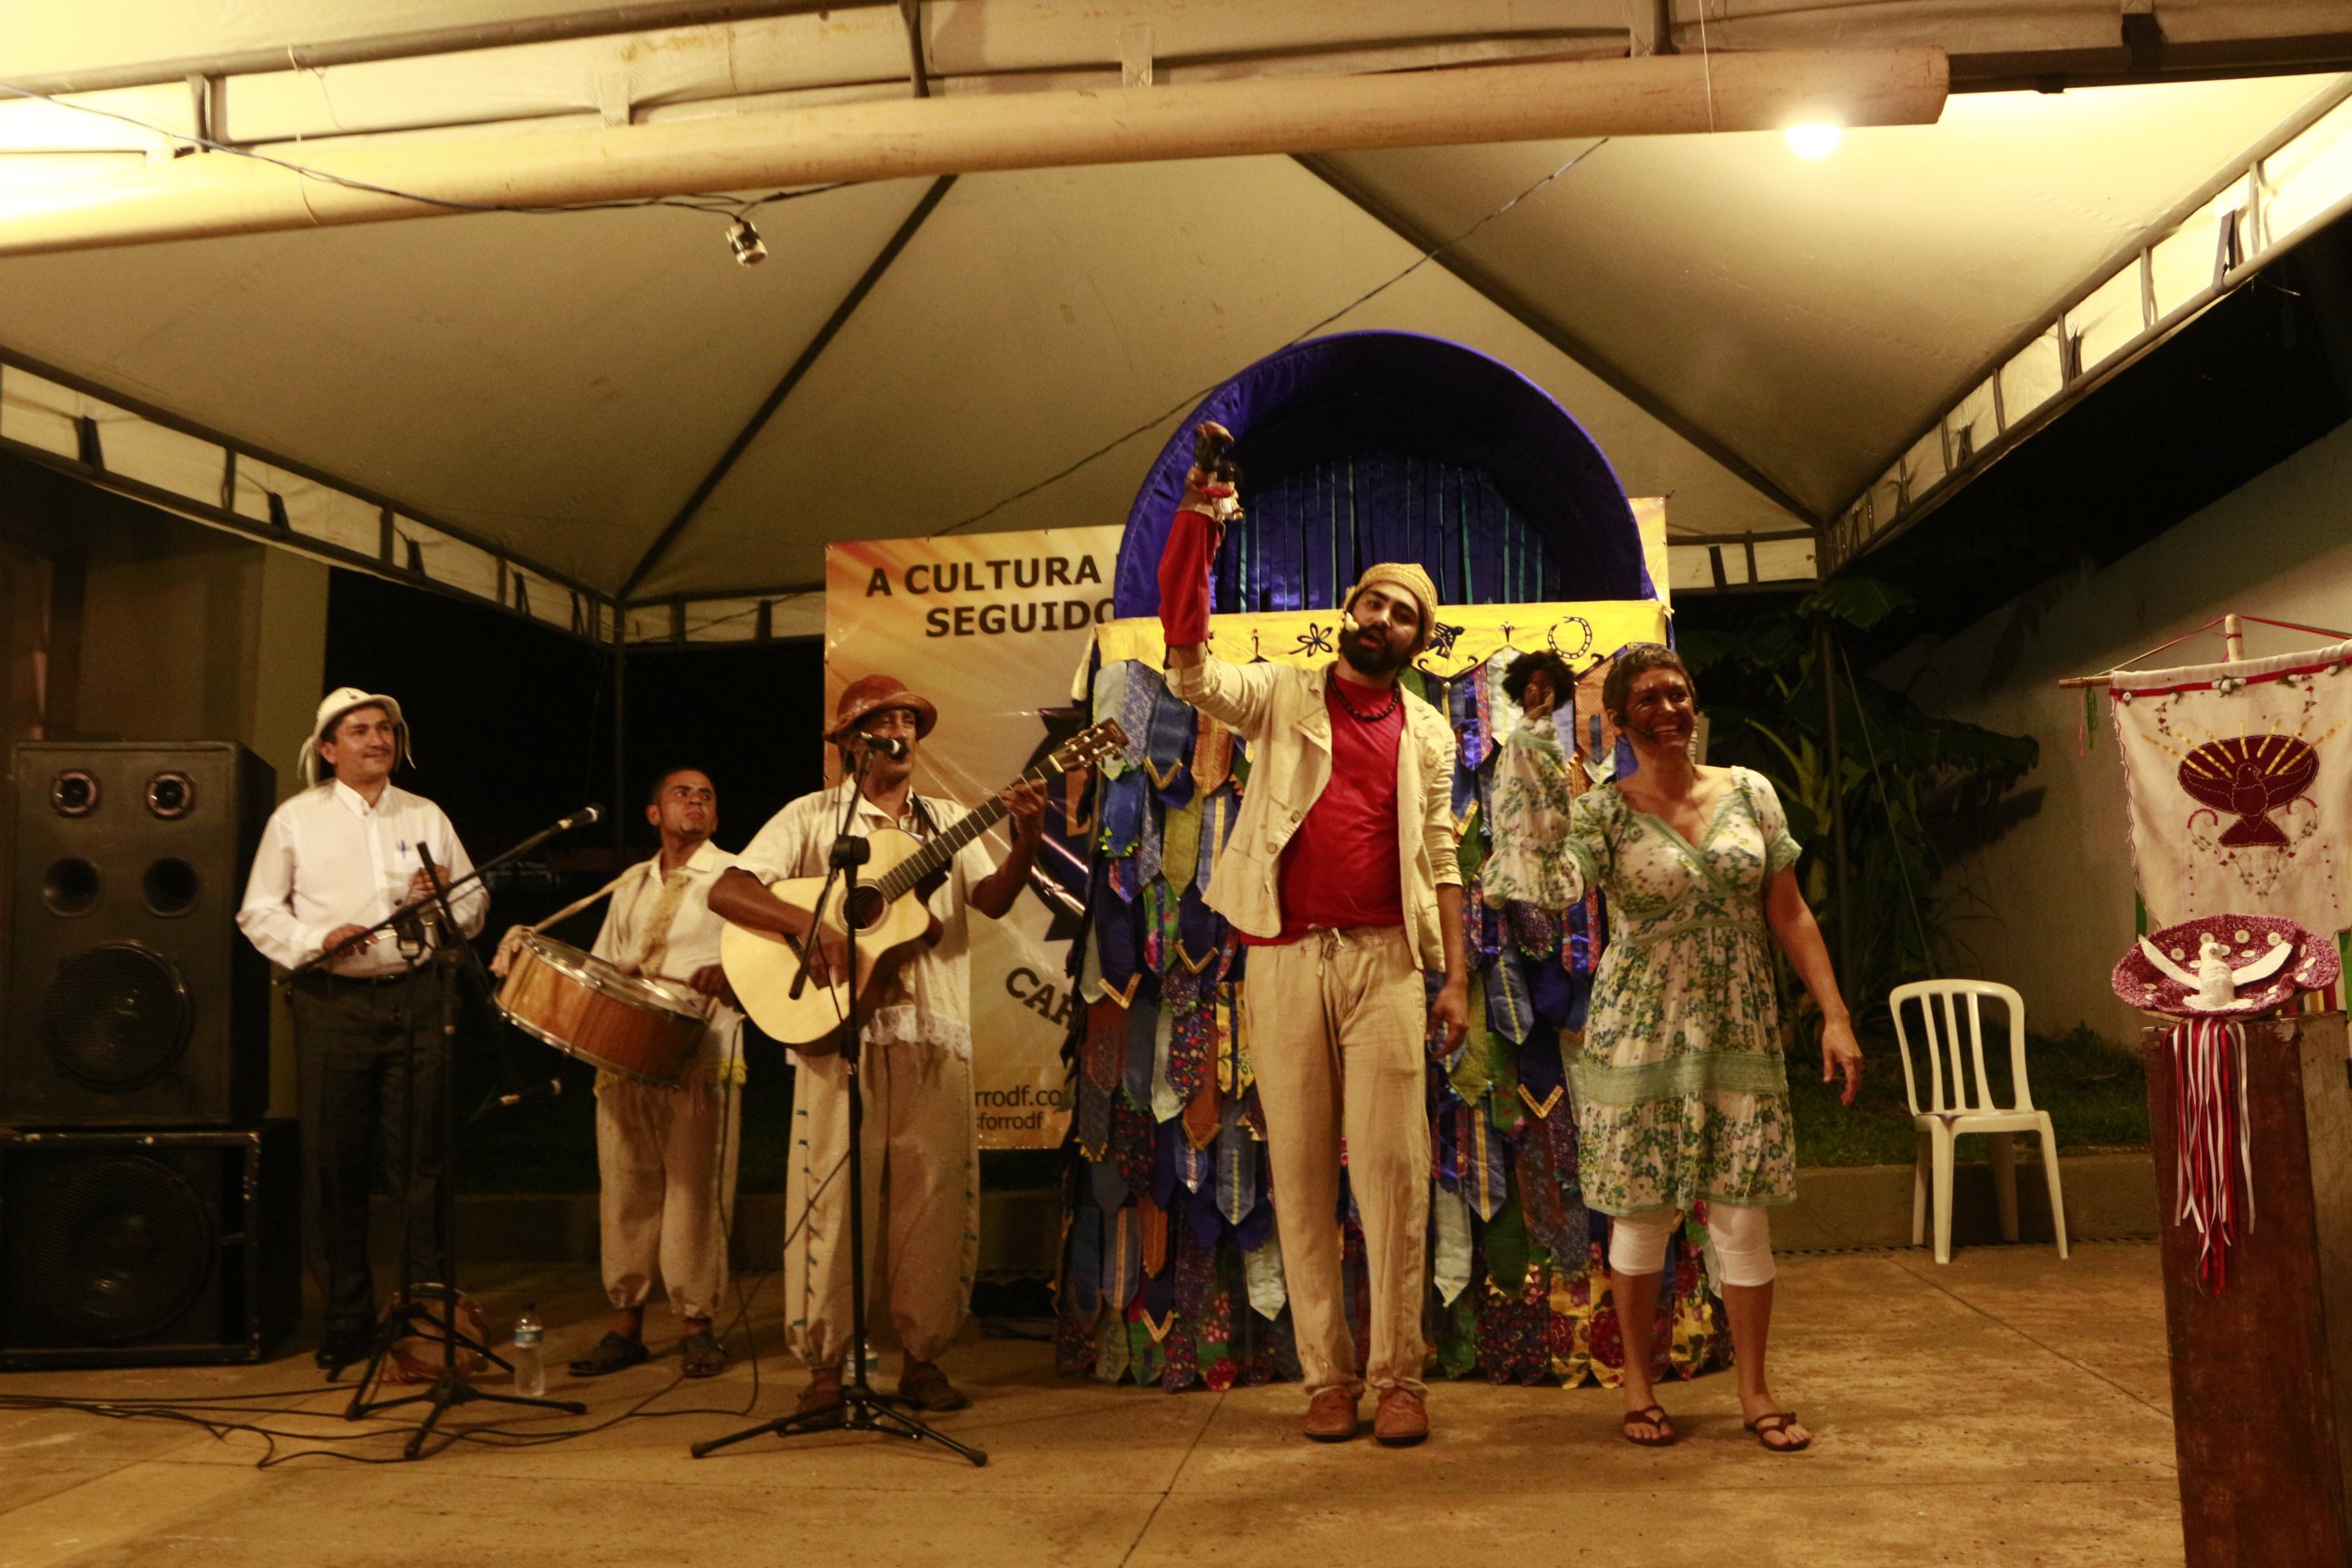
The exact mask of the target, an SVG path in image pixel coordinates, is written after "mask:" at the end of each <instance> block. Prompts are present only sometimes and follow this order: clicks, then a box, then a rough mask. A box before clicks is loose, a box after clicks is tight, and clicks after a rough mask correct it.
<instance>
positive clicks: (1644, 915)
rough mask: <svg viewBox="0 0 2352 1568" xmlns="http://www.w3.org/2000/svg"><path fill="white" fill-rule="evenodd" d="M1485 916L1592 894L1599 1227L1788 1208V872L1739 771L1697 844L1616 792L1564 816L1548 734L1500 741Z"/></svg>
mask: <svg viewBox="0 0 2352 1568" xmlns="http://www.w3.org/2000/svg"><path fill="white" fill-rule="evenodd" d="M1493 810H1494V837H1495V846H1496V847H1495V854H1494V856H1493V858H1491V859H1490V860H1489V861H1488V862H1487V865H1486V870H1485V876H1486V890H1487V896H1488V897H1489V899H1501V898H1517V899H1526V900H1529V901H1531V902H1536V903H1540V904H1543V905H1546V906H1547V907H1551V908H1558V907H1559V906H1560V905H1562V904H1566V903H1571V902H1573V901H1574V900H1576V899H1578V898H1580V897H1581V896H1582V894H1583V892H1584V890H1585V889H1587V888H1592V887H1597V888H1599V889H1601V891H1602V892H1603V893H1604V894H1606V895H1607V897H1608V900H1609V916H1610V932H1609V945H1608V949H1607V951H1606V952H1603V953H1602V955H1601V966H1600V969H1599V971H1598V972H1597V973H1595V974H1594V976H1593V984H1592V1009H1591V1019H1590V1021H1589V1023H1588V1024H1587V1026H1586V1029H1585V1036H1584V1049H1583V1051H1582V1053H1581V1054H1580V1057H1579V1058H1578V1059H1577V1060H1576V1061H1575V1062H1573V1063H1572V1064H1570V1082H1571V1084H1572V1085H1573V1087H1574V1089H1575V1094H1576V1101H1577V1144H1578V1154H1579V1162H1580V1166H1581V1174H1582V1177H1583V1186H1584V1201H1585V1204H1586V1205H1588V1206H1589V1207H1591V1208H1595V1209H1598V1210H1600V1211H1601V1213H1603V1214H1611V1215H1631V1214H1641V1213H1644V1212H1646V1211H1649V1210H1654V1209H1661V1208H1673V1209H1681V1210H1683V1211H1685V1213H1687V1212H1688V1210H1689V1208H1690V1206H1691V1205H1692V1203H1693V1202H1694V1201H1696V1200H1700V1199H1705V1200H1707V1201H1710V1202H1715V1203H1726V1204H1779V1203H1786V1202H1788V1201H1789V1200H1790V1198H1792V1197H1794V1196H1795V1194H1796V1188H1795V1163H1796V1160H1795V1142H1794V1138H1793V1135H1792V1132H1791V1129H1790V1121H1789V1081H1788V1074H1787V1070H1786V1068H1785V1066H1784V1064H1783V1062H1782V1059H1781V1055H1780V1010H1779V1005H1778V1003H1777V1001H1776V996H1775V987H1774V976H1773V969H1772V955H1771V950H1770V935H1769V931H1767V929H1766V927H1765V923H1764V889H1765V888H1766V886H1767V885H1768V884H1769V882H1770V881H1771V879H1772V878H1773V877H1775V876H1777V875H1778V874H1779V873H1780V872H1781V871H1782V870H1784V869H1786V868H1789V867H1790V866H1792V865H1794V864H1795V863H1796V860H1797V857H1798V854H1799V849H1798V847H1797V842H1796V840H1795V839H1793V838H1791V837H1790V836H1789V827H1788V818H1787V816H1785V815H1784V814H1783V813H1782V811H1781V807H1780V796H1779V795H1776V794H1774V793H1773V789H1772V785H1771V784H1770V783H1769V781H1768V780H1766V779H1765V778H1764V777H1763V776H1762V775H1761V774H1759V773H1752V772H1750V771H1748V769H1746V768H1734V769H1732V770H1731V778H1730V781H1729V784H1728V785H1727V787H1726V788H1725V790H1724V792H1723V795H1722V796H1721V798H1720V799H1719V800H1718V801H1717V803H1716V805H1715V809H1714V811H1713V813H1712V814H1711V816H1709V818H1708V821H1707V826H1706V831H1705V832H1704V833H1702V834H1701V835H1700V837H1699V838H1698V841H1697V842H1696V843H1695V844H1694V843H1690V842H1687V841H1685V839H1684V838H1683V837H1682V835H1680V834H1679V833H1676V832H1675V830H1674V829H1673V828H1671V827H1669V826H1666V824H1665V823H1664V822H1662V821H1660V820H1659V819H1658V818H1657V817H1654V816H1650V815H1649V814H1648V813H1646V812H1640V811H1636V810H1634V809H1633V806H1632V805H1628V804H1627V802H1626V800H1625V797H1624V796H1623V795H1620V794H1619V793H1618V792H1617V790H1616V789H1615V788H1614V787H1613V786H1610V785H1605V784H1604V785H1601V786H1600V787H1597V788H1594V789H1591V790H1589V791H1587V792H1586V793H1584V794H1583V795H1579V796H1576V797H1575V798H1574V799H1573V800H1572V801H1571V800H1570V785H1569V775H1568V766H1567V758H1566V755H1565V753H1564V752H1562V751H1561V750H1560V746H1559V741H1558V739H1557V738H1556V737H1555V736H1554V735H1553V733H1552V726H1551V725H1550V723H1549V721H1545V722H1539V723H1537V724H1531V725H1524V726H1521V727H1520V728H1519V729H1517V730H1516V731H1513V732H1512V734H1511V735H1510V737H1509V738H1508V739H1507V741H1506V742H1505V743H1504V746H1503V749H1502V752H1501V757H1500V762H1499V765H1498V767H1497V768H1496V789H1495V795H1494V804H1493Z"/></svg>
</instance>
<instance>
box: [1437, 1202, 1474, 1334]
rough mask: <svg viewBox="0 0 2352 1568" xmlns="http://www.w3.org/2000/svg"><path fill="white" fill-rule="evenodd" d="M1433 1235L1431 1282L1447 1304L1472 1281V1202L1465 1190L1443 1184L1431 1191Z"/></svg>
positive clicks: (1440, 1299) (1439, 1296)
mask: <svg viewBox="0 0 2352 1568" xmlns="http://www.w3.org/2000/svg"><path fill="white" fill-rule="evenodd" d="M1429 1229H1430V1234H1431V1237H1432V1256H1431V1258H1430V1271H1429V1272H1430V1283H1431V1284H1432V1285H1434V1286H1435V1287H1436V1288H1437V1299H1438V1300H1439V1301H1441V1302H1442V1303H1444V1305H1446V1306H1449V1307H1450V1306H1452V1305H1453V1304H1454V1298H1455V1297H1456V1296H1459V1295H1461V1294H1462V1291H1463V1289H1464V1288H1465V1287H1466V1286H1467V1285H1468V1284H1469V1283H1470V1255H1471V1230H1470V1204H1469V1201H1468V1200H1467V1199H1466V1198H1465V1197H1464V1196H1463V1195H1462V1194H1461V1193H1459V1192H1457V1191H1450V1190H1448V1189H1446V1188H1444V1187H1440V1188H1439V1189H1437V1190H1436V1191H1435V1192H1433V1193H1432V1194H1429Z"/></svg>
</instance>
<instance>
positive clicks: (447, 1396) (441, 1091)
mask: <svg viewBox="0 0 2352 1568" xmlns="http://www.w3.org/2000/svg"><path fill="white" fill-rule="evenodd" d="M592 820H593V818H592ZM571 826H575V824H574V823H573V821H572V819H571V818H568V817H567V818H566V819H564V820H563V821H562V822H559V823H557V824H556V825H555V826H553V827H551V828H548V829H546V830H545V831H544V832H541V833H538V834H534V835H532V836H531V837H529V838H526V839H525V840H523V841H522V842H521V843H520V844H518V845H516V846H515V847H513V848H511V849H509V850H508V851H507V852H506V853H505V854H503V855H499V856H498V857H496V858H492V859H490V860H488V861H486V862H484V863H483V864H482V865H480V866H478V867H477V868H475V869H474V870H473V871H472V872H470V873H469V874H467V876H464V877H461V878H459V879H457V880H456V881H455V882H451V883H447V884H446V885H445V884H444V882H443V881H442V878H441V871H440V868H438V867H437V866H436V865H434V863H433V852H432V851H431V850H430V849H428V848H426V847H425V845H424V844H423V843H421V842H420V843H419V844H418V845H417V847H416V853H417V857H418V858H419V859H420V860H422V861H423V862H424V866H425V881H426V882H427V883H428V884H429V885H430V886H431V888H432V891H431V892H430V893H428V894H426V895H425V897H423V898H420V899H415V900H410V901H409V902H408V903H407V904H406V905H404V906H403V907H402V909H400V910H394V912H393V913H392V914H391V915H389V916H387V917H386V918H385V919H384V920H383V921H379V922H378V924H377V927H376V928H375V929H382V928H383V927H384V926H389V925H393V924H395V923H396V922H399V921H405V920H408V919H410V918H412V917H413V915H414V913H415V911H417V910H427V909H429V910H434V911H435V912H436V916H437V919H438V922H439V934H440V942H439V945H438V946H437V947H436V949H435V951H434V953H433V957H432V960H431V962H432V963H433V964H434V965H435V980H434V986H433V1005H434V1012H435V1015H436V1016H437V1017H438V1018H439V1019H440V1022H441V1030H442V1034H443V1037H444V1038H445V1039H446V1037H449V1036H451V1035H454V1034H455V1033H456V1032H457V1026H456V1024H455V1023H454V1021H453V1019H454V1014H453V1013H452V1010H451V1002H452V1000H453V996H452V993H453V991H454V989H455V986H454V981H455V971H456V969H457V966H458V965H461V964H464V965H468V966H469V967H470V968H471V970H472V972H473V974H474V977H475V978H476V979H477V980H478V981H480V982H481V984H482V986H483V989H484V991H485V992H486V993H487V992H489V991H491V990H492V989H493V987H491V985H490V976H489V972H488V970H487V969H486V968H485V967H484V966H483V963H482V955H481V954H480V953H478V952H475V951H474V944H473V943H472V942H468V941H467V939H466V934H465V930H464V928H463V927H461V926H460V925H459V924H458V923H457V910H455V909H454V908H453V907H452V906H451V905H450V902H449V895H450V894H451V893H452V892H454V891H456V890H457V889H459V888H463V887H466V886H468V885H469V884H472V883H474V882H478V881H479V880H480V879H481V877H482V874H483V872H485V871H488V870H490V869H492V868H496V867H499V866H502V865H504V864H505V863H507V862H508V861H509V860H512V859H514V858H517V857H518V856H520V855H525V854H528V853H530V851H531V850H533V849H536V848H537V847H539V846H541V845H542V844H544V843H546V842H547V841H548V840H549V839H551V838H552V837H555V836H556V835H557V834H558V833H561V832H563V831H565V830H566V829H567V828H569V827H571ZM325 956H326V955H325V954H323V953H322V954H320V960H323V959H324V957H325ZM320 960H313V961H311V962H310V963H305V964H304V965H303V966H302V967H303V968H304V969H308V968H310V967H311V963H316V962H319V961H320ZM300 972H301V971H299V970H298V971H296V973H300ZM402 1074H403V1078H404V1092H403V1094H402V1097H401V1098H402V1100H403V1102H404V1112H405V1115H406V1116H407V1119H408V1127H407V1139H406V1142H407V1150H408V1159H407V1169H406V1170H404V1171H403V1172H402V1173H401V1190H402V1203H401V1237H400V1293H399V1294H398V1295H397V1296H396V1297H394V1306H393V1307H392V1309H391V1310H388V1311H387V1312H385V1314H384V1316H383V1320H382V1321H380V1322H379V1323H378V1324H377V1325H376V1331H375V1335H374V1343H373V1345H372V1346H371V1347H370V1350H369V1354H368V1363H367V1369H366V1370H365V1371H364V1372H362V1373H361V1374H360V1380H359V1383H358V1385H357V1386H356V1387H354V1388H353V1389H352V1402H351V1404H350V1405H349V1406H348V1407H347V1408H346V1409H345V1410H344V1411H343V1416H344V1418H345V1419H346V1420H350V1421H357V1420H360V1419H361V1418H362V1417H363V1416H368V1415H375V1414H377V1413H379V1412H381V1411H385V1410H395V1409H398V1408H400V1407H402V1406H404V1405H427V1406H429V1409H428V1410H427V1411H426V1413H425V1419H424V1420H423V1421H422V1422H420V1423H419V1424H418V1426H417V1428H416V1430H415V1432H413V1433H411V1434H409V1438H408V1442H407V1444H406V1445H405V1446H404V1447H403V1448H402V1450H401V1457H402V1458H407V1459H414V1458H416V1457H417V1456H418V1455H419V1454H420V1453H422V1452H423V1451H424V1447H425V1442H426V1440H427V1439H429V1438H430V1437H431V1436H432V1435H433V1428H434V1427H435V1426H437V1425H439V1423H440V1420H441V1417H442V1416H443V1415H446V1414H448V1412H449V1411H451V1410H452V1409H455V1408H456V1407H457V1406H458V1405H473V1404H481V1403H488V1404H492V1405H520V1406H523V1407H526V1408H530V1409H535V1410H561V1411H562V1412H564V1413H565V1414H567V1415H586V1414H587V1413H588V1407H587V1406H586V1405H583V1404H582V1403H580V1402H579V1401H578V1400H576V1399H540V1398H531V1397H527V1396H525V1395H522V1394H485V1393H483V1392H482V1391H481V1390H480V1389H478V1388H476V1387H475V1386H474V1385H473V1384H472V1382H471V1381H470V1380H468V1378H467V1375H466V1373H464V1372H462V1371H460V1370H459V1368H458V1366H457V1346H458V1344H459V1343H460V1342H463V1343H464V1344H465V1345H466V1347H467V1349H469V1350H473V1351H478V1352H480V1353H481V1354H482V1356H483V1357H484V1358H485V1359H486V1360H488V1361H489V1362H492V1363H496V1364H497V1365H499V1366H501V1367H508V1369H509V1371H511V1370H512V1368H511V1367H509V1363H507V1362H506V1361H505V1360H504V1358H502V1357H500V1356H499V1354H498V1352H495V1351H493V1350H491V1349H490V1347H489V1346H488V1345H487V1344H484V1343H481V1342H478V1341H477V1340H475V1339H474V1338H473V1337H472V1336H470V1335H468V1334H467V1333H465V1332H464V1331H462V1330H460V1329H459V1328H458V1326H457V1301H458V1293H457V1194H456V1189H455V1187H454V1185H453V1184H452V1183H451V1181H450V1179H449V1175H450V1170H451V1168H452V1166H453V1165H454V1164H455V1159H454V1155H455V1148H454V1145H455V1142H456V1138H455V1125H454V1124H455V1121H456V1119H455V1117H454V1115H453V1114H452V1110H451V1099H450V1096H451V1079H452V1076H453V1073H452V1068H451V1065H450V1064H449V1063H448V1062H446V1061H445V1062H444V1063H443V1065H442V1070H441V1074H440V1079H439V1084H438V1092H437V1093H436V1095H435V1096H434V1101H435V1103H434V1104H433V1106H432V1108H431V1110H430V1111H429V1112H428V1111H427V1110H425V1108H424V1107H422V1106H420V1105H419V1104H418V1103H417V1100H418V1095H417V1092H416V1089H417V1079H418V1076H419V1075H418V1072H417V1063H416V1031H415V1027H414V1026H412V1027H410V1028H409V1029H408V1030H407V1031H406V1037H405V1047H404V1052H403V1061H402ZM427 1114H430V1115H431V1116H433V1117H435V1118H436V1119H437V1120H438V1122H439V1125H440V1129H441V1136H440V1140H439V1143H440V1157H441V1184H440V1188H439V1191H438V1193H437V1194H436V1205H435V1212H434V1226H435V1228H436V1230H438V1231H439V1233H440V1235H439V1237H438V1242H439V1246H438V1247H437V1249H436V1250H437V1252H438V1255H439V1256H438V1258H437V1259H436V1261H437V1262H438V1263H439V1265H440V1268H441V1272H442V1273H443V1274H444V1275H445V1276H446V1279H444V1280H442V1281H439V1282H437V1283H436V1282H428V1281H420V1280H418V1279H416V1260H415V1246H414V1244H415V1226H416V1213H415V1206H414V1205H411V1204H410V1203H409V1202H408V1201H407V1194H408V1192H409V1190H410V1189H411V1188H412V1187H413V1186H414V1185H415V1181H416V1165H417V1157H418V1143H419V1140H418V1137H417V1133H418V1132H419V1131H421V1129H422V1124H423V1120H424V1118H425V1116H426V1115H427ZM428 1286H429V1288H430V1291H431V1292H432V1293H437V1294H438V1296H439V1298H440V1301H441V1311H440V1315H439V1317H438V1318H437V1319H436V1317H435V1315H434V1313H433V1311H432V1310H430V1308H429V1307H428V1306H427V1305H426V1303H425V1301H423V1300H419V1299H418V1298H419V1297H420V1296H421V1295H425V1294H426V1293H427V1287H428ZM404 1331H416V1332H417V1334H418V1337H420V1338H432V1339H437V1340H438V1341H440V1343H441V1370H440V1373H439V1375H437V1376H436V1378H435V1379H434V1382H433V1386H432V1388H431V1389H430V1390H429V1391H427V1392H426V1393H424V1394H403V1395H400V1396H398V1397H396V1398H392V1399H377V1400H370V1399H369V1398H368V1396H367V1395H368V1390H369V1389H370V1388H371V1387H373V1385H374V1383H375V1379H376V1377H377V1375H378V1373H380V1372H381V1371H382V1370H383V1361H384V1358H385V1357H386V1356H388V1355H389V1354H391V1353H392V1347H393V1345H394V1343H395V1342H398V1341H399V1340H400V1339H401V1338H402V1337H403V1335H404Z"/></svg>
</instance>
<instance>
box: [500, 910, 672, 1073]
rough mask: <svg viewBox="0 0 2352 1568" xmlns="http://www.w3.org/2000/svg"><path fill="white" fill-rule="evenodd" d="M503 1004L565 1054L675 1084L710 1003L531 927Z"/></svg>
mask: <svg viewBox="0 0 2352 1568" xmlns="http://www.w3.org/2000/svg"><path fill="white" fill-rule="evenodd" d="M499 1012H501V1013H503V1014H505V1015H506V1016H507V1017H508V1018H509V1020H510V1021H511V1022H512V1023H513V1024H514V1026H515V1027H517V1028H519V1029H520V1030H522V1031H523V1033H525V1034H527V1035H529V1036H530V1037H532V1038H534V1039H539V1040H544V1041H546V1042H547V1043H548V1044H549V1045H551V1046H553V1047H555V1048H556V1049H557V1050H559V1051H562V1053H563V1054H564V1055H566V1056H570V1057H577V1058H580V1059H581V1060H582V1061H584V1062H593V1063H594V1064H595V1065H596V1066H597V1067H600V1068H604V1069H605V1070H606V1071H607V1072H614V1073H618V1074H619V1075H620V1076H621V1077H623V1078H625V1079H635V1081H636V1082H639V1083H653V1084H674V1083H676V1082H677V1081H678V1080H679V1079H682V1078H684V1077H685V1076H686V1072H687V1069H688V1068H690V1067H692V1066H693V1065H694V1058H695V1056H696V1054H697V1053H698V1051H699V1050H700V1049H701V1047H702V1031H703V1026H704V1025H705V1024H706V1022H707V1021H708V1014H709V1002H708V1000H707V999H705V998H704V997H703V996H702V995H700V994H698V993H697V992H694V991H692V990H689V989H688V988H687V987H686V986H683V985H678V984H672V983H671V982H669V981H667V980H653V979H646V978H643V977H640V976H637V975H634V974H624V973H621V972H620V971H619V970H617V969H615V968H614V967H613V966H612V965H611V964H609V963H605V962H604V960H603V959H601V958H597V957H594V956H593V955H592V954H589V953H585V952H581V951H580V950H579V949H578V948H576V947H569V946H566V945H565V944H564V943H562V942H557V941H556V940H555V939H554V938H552V937H547V936H541V935H540V934H539V933H538V932H536V931H532V932H530V933H528V934H527V935H525V936H524V937H523V939H522V943H521V946H520V950H519V951H517V952H516V953H515V957H514V967H513V968H512V969H510V970H509V971H508V972H507V978H506V984H503V985H500V986H499Z"/></svg>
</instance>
